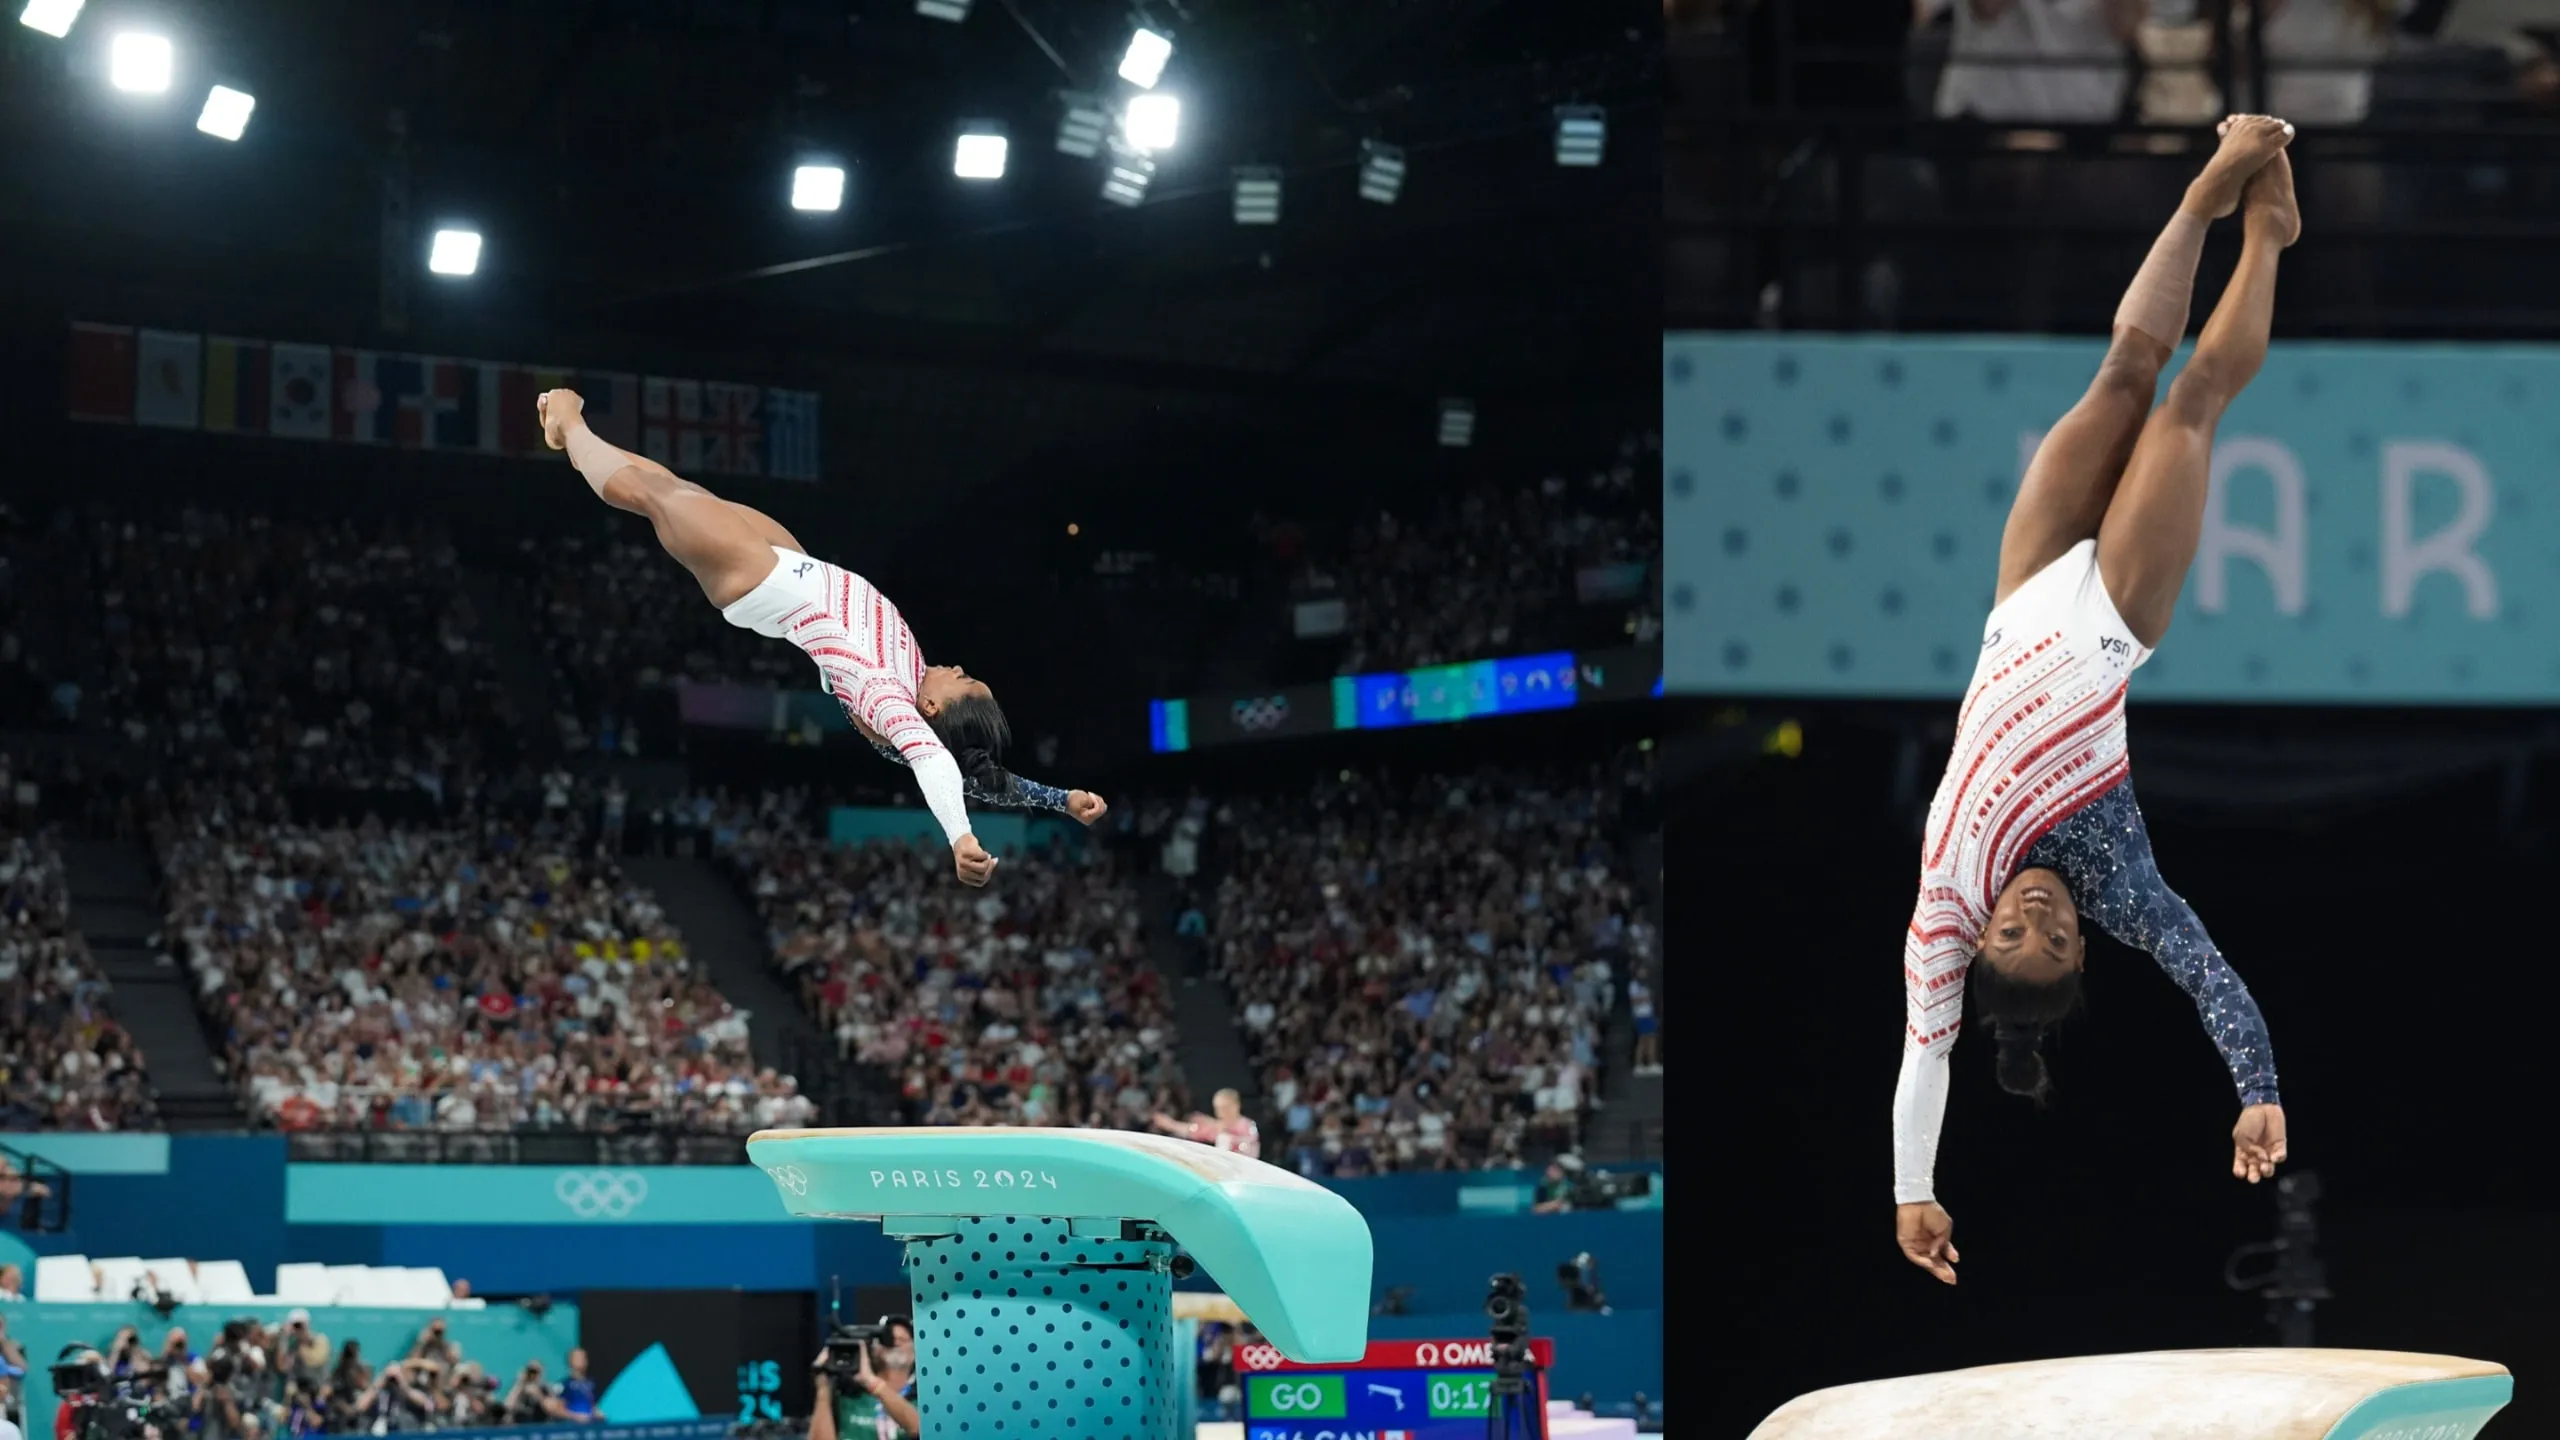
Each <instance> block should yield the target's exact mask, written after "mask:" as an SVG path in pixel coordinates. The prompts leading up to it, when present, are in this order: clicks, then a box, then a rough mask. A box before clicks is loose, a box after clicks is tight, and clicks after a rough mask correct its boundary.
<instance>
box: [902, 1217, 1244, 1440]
mask: <svg viewBox="0 0 2560 1440" xmlns="http://www.w3.org/2000/svg"><path fill="white" fill-rule="evenodd" d="M945 1226H956V1233H944V1234H940V1235H933V1234H915V1233H913V1230H910V1227H909V1226H907V1225H901V1224H897V1223H895V1222H893V1223H892V1225H891V1229H892V1231H893V1233H895V1232H898V1231H908V1232H909V1237H908V1239H907V1257H906V1269H907V1280H908V1284H909V1285H910V1286H911V1287H912V1289H913V1290H914V1292H915V1321H916V1351H917V1354H916V1398H917V1401H918V1404H919V1408H920V1409H921V1410H922V1411H923V1412H924V1440H1002V1437H1008V1436H1022V1435H1037V1436H1041V1437H1044V1440H1046V1437H1058V1436H1068V1437H1075V1440H1188V1437H1189V1435H1190V1433H1191V1431H1192V1429H1193V1427H1192V1425H1191V1423H1190V1419H1191V1417H1189V1416H1186V1415H1184V1414H1183V1413H1182V1402H1181V1395H1182V1374H1183V1372H1182V1368H1181V1367H1182V1365H1183V1364H1184V1363H1185V1362H1186V1358H1187V1357H1184V1356H1182V1355H1181V1354H1180V1353H1179V1351H1178V1348H1177V1346H1176V1344H1175V1331H1174V1324H1173V1308H1172V1296H1173V1279H1172V1276H1171V1274H1170V1271H1169V1268H1168V1266H1169V1262H1170V1261H1171V1259H1172V1256H1173V1245H1172V1244H1171V1242H1169V1241H1167V1240H1165V1239H1163V1238H1161V1237H1162V1234H1163V1232H1161V1231H1158V1230H1154V1229H1145V1230H1143V1231H1141V1232H1139V1233H1142V1234H1144V1235H1147V1236H1149V1237H1152V1238H1147V1239H1140V1240H1125V1239H1121V1238H1118V1237H1119V1234H1120V1227H1119V1226H1117V1225H1116V1224H1115V1225H1111V1226H1108V1227H1105V1226H1102V1225H1099V1224H1097V1223H1095V1222H1092V1221H1084V1222H1081V1223H1070V1222H1069V1221H1066V1220H1060V1219H1049V1218H1038V1219H1035V1218H1033V1217H1030V1216H1022V1217H1018V1218H1016V1217H997V1216H988V1217H984V1218H977V1219H960V1220H956V1221H945V1222H941V1223H940V1224H935V1225H932V1226H930V1227H928V1226H915V1227H913V1228H914V1229H918V1230H920V1229H926V1228H931V1229H942V1228H944V1227H945ZM1078 1231H1085V1232H1089V1233H1085V1234H1078V1233H1077V1232H1078ZM1097 1231H1099V1232H1103V1233H1090V1232H1097ZM1106 1267H1108V1268H1106Z"/></svg>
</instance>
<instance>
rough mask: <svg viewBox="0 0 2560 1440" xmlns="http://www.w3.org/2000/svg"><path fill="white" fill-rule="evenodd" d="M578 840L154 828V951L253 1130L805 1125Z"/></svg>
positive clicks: (790, 1099)
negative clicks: (163, 958) (158, 926)
mask: <svg viewBox="0 0 2560 1440" xmlns="http://www.w3.org/2000/svg"><path fill="white" fill-rule="evenodd" d="M587 834H588V832H587V831H586V830H585V829H584V828H583V827H582V826H579V825H576V824H572V823H555V822H554V821H552V820H549V819H546V820H544V821H541V822H538V823H534V824H530V825H528V824H522V823H517V822H513V821H508V820H503V819H494V818H491V819H484V820H482V821H481V822H480V823H479V824H478V825H477V827H476V828H470V829H458V828H457V829H397V828H392V827H388V826H385V825H383V824H381V823H379V822H376V821H371V820H368V821H365V822H362V823H359V824H353V825H333V826H314V825H298V824H293V823H289V822H284V821H260V820H254V819H242V820H237V821H227V822H226V821H225V820H224V819H222V818H220V817H206V816H199V817H198V818H196V819H194V820H193V821H192V822H181V821H177V820H170V821H166V822H164V823H163V825H162V826H161V828H160V833H159V835H158V837H157V838H158V842H159V847H160V857H161V867H162V870H163V873H164V875H165V876H166V884H167V891H168V928H167V931H166V933H165V936H164V939H165V941H166V943H167V944H168V945H169V946H170V947H171V948H172V950H173V951H174V952H175V953H176V954H177V956H178V958H179V959H180V960H181V961H182V962H183V963H184V964H185V965H186V966H187V968H188V969H189V971H190V972H192V973H193V974H194V975H195V977H196V980H197V993H198V997H199V1000H200V1003H201V1005H202V1007H203V1009H204V1012H205V1014H206V1016H207V1019H208V1022H209V1024H210V1025H211V1027H212V1029H213V1032H214V1033H215V1035H216V1036H217V1037H218V1039H219V1042H220V1050H221V1057H220V1058H221V1062H222V1063H223V1064H224V1066H225V1067H226V1069H227V1071H228V1073H229V1075H230V1076H231V1078H232V1079H233V1081H234V1082H235V1083H236V1084H237V1085H239V1086H240V1088H241V1090H242V1093H243V1096H244V1099H245V1100H246V1101H247V1102H248V1104H249V1107H250V1109H251V1112H252V1114H253V1116H254V1117H255V1118H256V1119H258V1120H259V1121H260V1122H262V1123H268V1124H273V1125H277V1126H280V1127H282V1128H285V1129H289V1130H295V1129H320V1128H328V1129H373V1130H383V1129H394V1130H422V1129H435V1130H464V1131H467V1130H509V1129H526V1128H531V1129H562V1128H566V1129H589V1130H617V1129H652V1128H654V1129H660V1130H675V1131H685V1132H709V1133H744V1132H747V1131H752V1130H754V1129H756V1128H758V1127H759V1126H763V1125H776V1124H797V1123H802V1122H803V1121H805V1120H806V1119H807V1117H808V1114H809V1110H810V1102H809V1101H808V1099H807V1098H806V1097H805V1096H802V1095H801V1094H800V1093H799V1090H798V1087H797V1085H796V1084H795V1083H794V1081H793V1080H792V1079H791V1078H790V1077H787V1076H779V1075H776V1074H774V1073H772V1072H771V1071H769V1070H765V1071H759V1070H758V1069H757V1068H756V1066H755V1065H754V1064H753V1062H752V1060H751V1058H750V1057H749V1054H748V1047H747V1017H746V1015H745V1013H744V1012H742V1011H740V1010H738V1009H737V1008H736V1007H734V1006H732V1005H731V1004H729V1003H728V1002H727V1001H726V1000H724V999H723V998H722V997H721V996H720V994H719V993H718V992H717V991H716V990H714V989H713V988H712V986H711V985H710V984H709V983H707V981H706V980H705V979H704V978H703V977H702V976H701V975H700V974H698V973H697V972H696V971H695V970H694V967H693V965H692V963H691V961H690V960H688V959H687V958H686V955H685V951H684V946H683V942H682V940H681V938H680V937H678V936H677V935H676V934H675V933H674V931H673V930H672V928H671V927H670V926H669V925H668V924H667V922H666V919H665V917H664V915H663V914H662V913H661V911H660V909H659V907H658V905H657V903H656V902H655V901H654V900H653V899H652V898H651V897H650V896H649V894H648V893H647V892H646V891H644V890H643V889H641V888H640V887H638V886H636V885H634V884H631V883H630V882H628V881H627V880H625V879H624V878H623V877H622V876H621V874H620V872H619V870H618V869H617V867H616V866H615V865H614V864H613V863H612V862H611V861H610V860H609V859H605V858H600V857H598V856H597V855H596V854H595V853H594V851H593V849H592V847H591V846H590V845H588V844H586V843H583V842H584V838H585V837H586V835H587Z"/></svg>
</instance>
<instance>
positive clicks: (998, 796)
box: [871, 740, 1111, 825]
mask: <svg viewBox="0 0 2560 1440" xmlns="http://www.w3.org/2000/svg"><path fill="white" fill-rule="evenodd" d="M871 748H872V749H874V750H877V751H879V752H880V755H881V758H882V759H886V760H895V761H897V762H898V763H899V764H901V765H904V764H906V763H907V761H906V757H905V756H903V755H900V754H899V753H898V751H897V748H896V747H895V746H890V745H883V744H881V743H880V742H879V741H877V740H874V741H872V742H871ZM1005 780H1006V785H1005V788H1004V789H1003V790H1002V791H1001V792H998V791H993V790H989V789H988V788H987V787H985V786H983V785H981V784H979V783H978V781H977V778H976V777H975V776H968V777H964V779H963V782H962V783H963V785H964V787H965V793H966V794H967V795H968V797H969V799H970V801H971V802H972V803H974V804H979V805H993V806H995V807H997V808H999V809H1004V810H1054V811H1056V812H1057V813H1059V814H1061V815H1065V816H1067V817H1069V818H1071V819H1074V820H1077V821H1080V822H1082V823H1084V824H1087V825H1091V824H1092V823H1094V822H1095V821H1097V820H1100V819H1101V818H1102V817H1103V815H1104V814H1105V813H1106V812H1108V811H1109V810H1110V808H1111V807H1110V806H1109V805H1108V804H1106V803H1105V802H1104V801H1103V798H1102V797H1101V796H1099V795H1096V794H1094V793H1093V792H1092V791H1090V790H1061V789H1059V788H1057V787H1056V786H1054V785H1043V784H1041V783H1040V782H1039V781H1037V780H1031V779H1026V778H1025V777H1023V776H1020V775H1014V774H1010V773H1008V774H1007V775H1006V776H1005Z"/></svg>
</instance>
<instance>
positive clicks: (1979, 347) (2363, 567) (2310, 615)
mask: <svg viewBox="0 0 2560 1440" xmlns="http://www.w3.org/2000/svg"><path fill="white" fill-rule="evenodd" d="M2102 350H2103V346H2102V344H2101V343H2100V342H2098V341H2095V340H2089V341H2077V340H2038V339H1981V338H1974V339H1961V340H1939V339H1890V340H1886V339H1879V340H1867V339H1852V338H1845V337H1807V336H1777V335H1768V336H1763V335H1691V336H1668V337H1665V339H1664V342H1663V392H1662V393H1663V454H1664V462H1665V464H1664V490H1665V493H1664V497H1663V508H1664V516H1665V520H1666V523H1667V527H1668V531H1669V533H1668V535H1667V537H1666V540H1665V572H1664V588H1665V592H1666V598H1667V600H1668V603H1669V605H1670V610H1669V615H1668V617H1667V624H1666V630H1667V634H1666V636H1665V641H1666V646H1665V656H1664V661H1665V673H1666V680H1667V683H1668V686H1669V688H1671V689H1672V690H1674V691H1676V692H1681V693H1688V694H1710V695H1737V696H1747V695H1797V696H1821V695H1854V696H1875V697H1895V696H1904V697H1950V696H1956V695H1960V694H1961V693H1962V692H1963V689H1964V685H1965V681H1966V680H1967V679H1968V678H1969V676H1970V675H1971V673H1972V668H1973V663H1974V659H1975V654H1976V652H1977V650H1978V649H1979V648H1980V645H1981V639H1982V622H1983V616H1984V614H1985V613H1986V612H1987V611H1988V609H1989V607H1990V603H1991V590H1992V584H1993V575H1994V570H1995V568H1996V564H1997V560H1998V556H1999V550H2000V531H2001V525H2002V522H2003V521H2004V520H2005V519H2006V517H2007V515H2008V511H2009V502H2010V500H2011V499H2012V498H2013V497H2014V496H2015V495H2016V493H2017V486H2018V478H2019V475H2020V473H2021V472H2022V471H2023V469H2024V467H2025V462H2026V458H2027V456H2028V455H2029V454H2031V453H2032V451H2033V445H2034V441H2035V439H2036V437H2038V436H2040V435H2041V434H2042V432H2043V431H2044V430H2045V429H2046V428H2047V427H2049V426H2050V425H2052V424H2053V422H2054V421H2055V419H2056V418H2058V417H2059V416H2060V415H2061V414H2062V413H2063V412H2064V411H2065V410H2067V409H2069V408H2070V406H2071V404H2072V402H2073V401H2074V400H2076V399H2077V398H2078V397H2079V395H2080V394H2081V392H2082V391H2083V390H2084V389H2085V388H2086V387H2087V385H2088V382H2089V377H2090V375H2091V374H2092V373H2093V372H2094V371H2095V369H2096V367H2097V363H2098V359H2099V356H2100V354H2101V352H2102ZM2183 358H2184V357H2183V353H2182V355H2181V359H2182V360H2183ZM2174 373H2175V371H2174V369H2173V370H2172V374H2174ZM2212 488H2213V495H2212V498H2211V500H2210V501H2209V503H2208V507H2207V509H2208V515H2207V521H2206V534H2205V540H2204V544H2203V547H2202V549H2201V551H2200V553H2199V555H2198V558H2197V563H2196V566H2195V568H2194V569H2193V570H2191V571H2190V572H2189V574H2188V577H2187V585H2186V589H2185V591H2184V592H2183V593H2182V594H2181V595H2180V596H2179V601H2178V611H2177V618H2176V621H2175V623H2174V625H2173V626H2172V628H2171V630H2170V633H2169V635H2168V638H2167V640H2166V642H2165V643H2164V644H2163V645H2162V647H2161V650H2160V653H2159V654H2158V655H2157V656H2155V657H2154V658H2153V660H2152V661H2151V662H2150V663H2149V664H2148V665H2146V666H2144V667H2143V668H2142V669H2141V670H2140V671H2139V672H2137V673H2136V675H2135V677H2134V682H2133V683H2134V691H2135V693H2136V695H2137V696H2149V697H2152V698H2157V699H2171V700H2210V701H2293V702H2318V703H2339V702H2344V703H2357V702H2367V703H2446V704H2547V703H2554V702H2560V347H2523V346H2517V347H2488V346H2420V345H2394V346H2383V345H2372V346H2365V345H2283V344H2279V345H2278V346H2276V347H2275V349H2274V351H2273V353H2271V354H2270V355H2269V356H2268V359H2267V364H2266V368H2265V369H2264V370H2263V371H2262V372H2261V373H2260V374H2259V376H2258V379H2257V381H2256V383H2255V384H2253V385H2252V386H2251V387H2250V388H2249V389H2248V391H2247V392H2246V393H2244V394H2243V395H2242V396H2241V397H2240V399H2239V400H2238V402H2237V403H2235V404H2234V405H2233V406H2232V407H2231V410H2230V412H2229V413H2228V414H2227V415H2226V416H2225V417H2224V419H2223V422H2222V426H2221V429H2220V431H2219V434H2218V437H2217V443H2216V446H2215V457H2214V480H2213V487H2212Z"/></svg>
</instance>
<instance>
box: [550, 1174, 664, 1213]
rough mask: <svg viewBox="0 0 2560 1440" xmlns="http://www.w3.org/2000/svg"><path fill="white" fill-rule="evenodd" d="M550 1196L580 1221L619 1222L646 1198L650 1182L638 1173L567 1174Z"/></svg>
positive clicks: (637, 1207) (556, 1181)
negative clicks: (554, 1196) (557, 1198)
mask: <svg viewBox="0 0 2560 1440" xmlns="http://www.w3.org/2000/svg"><path fill="white" fill-rule="evenodd" d="M551 1193H552V1194H553V1195H556V1196H558V1197H559V1199H560V1203H561V1204H563V1205H566V1206H568V1207H569V1213H570V1214H572V1215H575V1216H577V1217H578V1218H579V1219H581V1220H596V1219H605V1220H619V1219H621V1218H622V1217H623V1216H625V1215H628V1214H630V1213H631V1212H632V1211H634V1210H637V1209H639V1208H640V1202H641V1201H643V1200H646V1199H648V1198H649V1181H648V1177H646V1176H644V1175H642V1174H641V1173H640V1172H639V1171H637V1170H570V1171H566V1172H564V1173H563V1174H562V1175H561V1176H560V1178H559V1179H557V1180H554V1181H552V1182H551Z"/></svg>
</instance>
